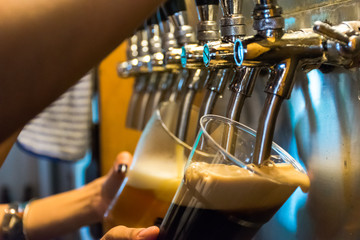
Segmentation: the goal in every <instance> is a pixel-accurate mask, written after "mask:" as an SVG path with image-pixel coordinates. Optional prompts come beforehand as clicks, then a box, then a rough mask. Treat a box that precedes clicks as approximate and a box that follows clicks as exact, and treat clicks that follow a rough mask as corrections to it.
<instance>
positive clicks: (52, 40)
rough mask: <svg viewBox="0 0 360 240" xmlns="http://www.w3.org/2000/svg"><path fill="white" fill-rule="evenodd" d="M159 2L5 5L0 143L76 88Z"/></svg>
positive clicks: (62, 0)
mask: <svg viewBox="0 0 360 240" xmlns="http://www.w3.org/2000/svg"><path fill="white" fill-rule="evenodd" d="M160 2H161V0H91V1H89V0H77V1H74V0H52V1H48V0H33V1H21V0H4V1H2V4H1V6H0V32H1V36H2V38H1V41H0V73H1V79H0V114H1V115H0V116H1V117H0V126H6V128H2V131H0V141H2V140H4V139H5V138H6V137H8V136H9V135H10V134H11V133H12V132H14V131H15V130H16V129H18V128H20V127H21V126H23V125H24V124H25V123H26V122H27V121H28V120H30V119H31V118H32V117H34V116H35V114H36V113H38V112H40V111H41V110H42V109H43V108H44V107H45V106H46V105H48V104H49V103H50V102H51V101H53V100H55V99H56V98H57V97H58V96H59V95H60V94H61V93H62V92H64V91H65V90H66V89H67V88H68V87H70V86H71V85H72V84H74V83H75V81H76V80H77V79H79V78H80V77H81V76H82V75H83V74H85V73H86V71H88V70H89V69H90V68H91V67H93V66H94V65H95V64H96V63H97V62H99V61H100V60H101V59H102V58H104V57H105V56H106V55H107V54H108V53H110V52H111V51H112V50H113V49H114V48H115V47H116V46H117V45H118V44H119V43H120V42H121V41H122V40H124V39H125V38H126V37H128V36H129V35H131V34H132V33H133V31H134V29H135V28H136V27H137V26H139V25H140V24H141V23H142V22H143V20H144V19H145V18H146V17H147V16H148V15H150V14H151V12H152V11H154V9H155V8H156V6H157V5H159V3H160Z"/></svg>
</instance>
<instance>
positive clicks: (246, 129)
mask: <svg viewBox="0 0 360 240" xmlns="http://www.w3.org/2000/svg"><path fill="white" fill-rule="evenodd" d="M207 120H219V121H221V122H224V123H228V124H231V125H233V126H235V127H236V128H238V129H240V130H241V131H244V132H246V133H248V134H250V135H251V136H253V137H256V131H255V130H254V129H252V128H250V127H248V126H246V125H245V124H242V123H240V122H237V121H234V120H232V119H229V118H226V117H223V116H219V115H215V114H207V115H204V116H202V117H201V119H200V128H201V131H202V134H204V135H205V136H206V137H207V138H208V139H210V141H211V142H212V143H213V144H215V146H216V147H217V148H219V150H220V151H221V152H222V153H223V154H224V155H225V156H227V157H228V158H229V159H230V160H231V161H232V162H234V163H235V164H237V165H239V166H240V167H243V168H248V167H247V165H248V164H247V163H245V162H243V161H242V160H240V159H238V158H237V157H235V156H234V155H233V154H231V153H229V152H228V151H226V149H224V148H223V147H222V146H221V145H220V144H219V143H217V141H215V139H214V138H212V137H211V136H210V134H209V133H208V132H207V131H206V129H205V126H204V123H205V121H207ZM271 148H272V149H273V150H275V151H276V153H278V154H279V155H280V157H281V158H282V159H283V160H284V161H286V162H288V163H290V164H291V165H292V166H293V167H295V168H296V169H297V170H299V171H300V172H302V173H305V174H306V171H305V169H304V168H303V167H302V166H301V164H300V163H298V162H297V161H296V160H295V159H294V158H293V157H292V156H291V155H290V154H289V153H288V152H287V151H285V150H284V149H283V148H281V147H280V146H279V145H277V144H276V143H275V142H272V146H271ZM251 171H254V172H256V173H257V174H259V175H263V174H262V173H260V172H258V171H256V170H255V169H253V168H251Z"/></svg>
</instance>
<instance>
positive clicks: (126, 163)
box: [102, 152, 132, 201]
mask: <svg viewBox="0 0 360 240" xmlns="http://www.w3.org/2000/svg"><path fill="white" fill-rule="evenodd" d="M131 162H132V155H131V154H130V153H128V152H121V153H119V154H118V155H117V157H116V160H115V163H114V166H113V168H112V169H111V170H110V171H109V173H108V174H107V176H106V180H105V182H104V184H103V188H102V194H103V197H104V198H105V199H108V200H109V201H111V200H112V199H113V197H114V196H115V194H116V192H117V191H118V189H119V187H120V186H121V184H122V182H123V180H124V178H125V176H126V172H127V170H128V169H129V167H130V165H131Z"/></svg>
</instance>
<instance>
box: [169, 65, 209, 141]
mask: <svg viewBox="0 0 360 240" xmlns="http://www.w3.org/2000/svg"><path fill="white" fill-rule="evenodd" d="M206 72H207V71H203V70H201V69H196V70H193V69H191V70H189V77H188V79H189V82H188V84H187V86H186V92H185V95H184V98H183V99H182V100H181V103H180V115H179V120H178V123H177V128H176V136H177V137H178V138H179V139H180V140H182V141H185V140H186V134H187V129H188V126H189V121H190V113H191V106H192V104H193V103H194V97H195V94H196V93H197V91H198V90H199V88H202V87H203V86H202V85H203V83H204V73H206Z"/></svg>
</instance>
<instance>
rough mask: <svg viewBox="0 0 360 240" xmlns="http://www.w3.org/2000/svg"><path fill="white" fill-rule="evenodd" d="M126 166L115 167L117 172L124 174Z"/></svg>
mask: <svg viewBox="0 0 360 240" xmlns="http://www.w3.org/2000/svg"><path fill="white" fill-rule="evenodd" d="M127 168H128V166H127V165H126V164H119V165H118V167H117V172H118V173H121V174H125V173H126V172H127Z"/></svg>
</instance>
